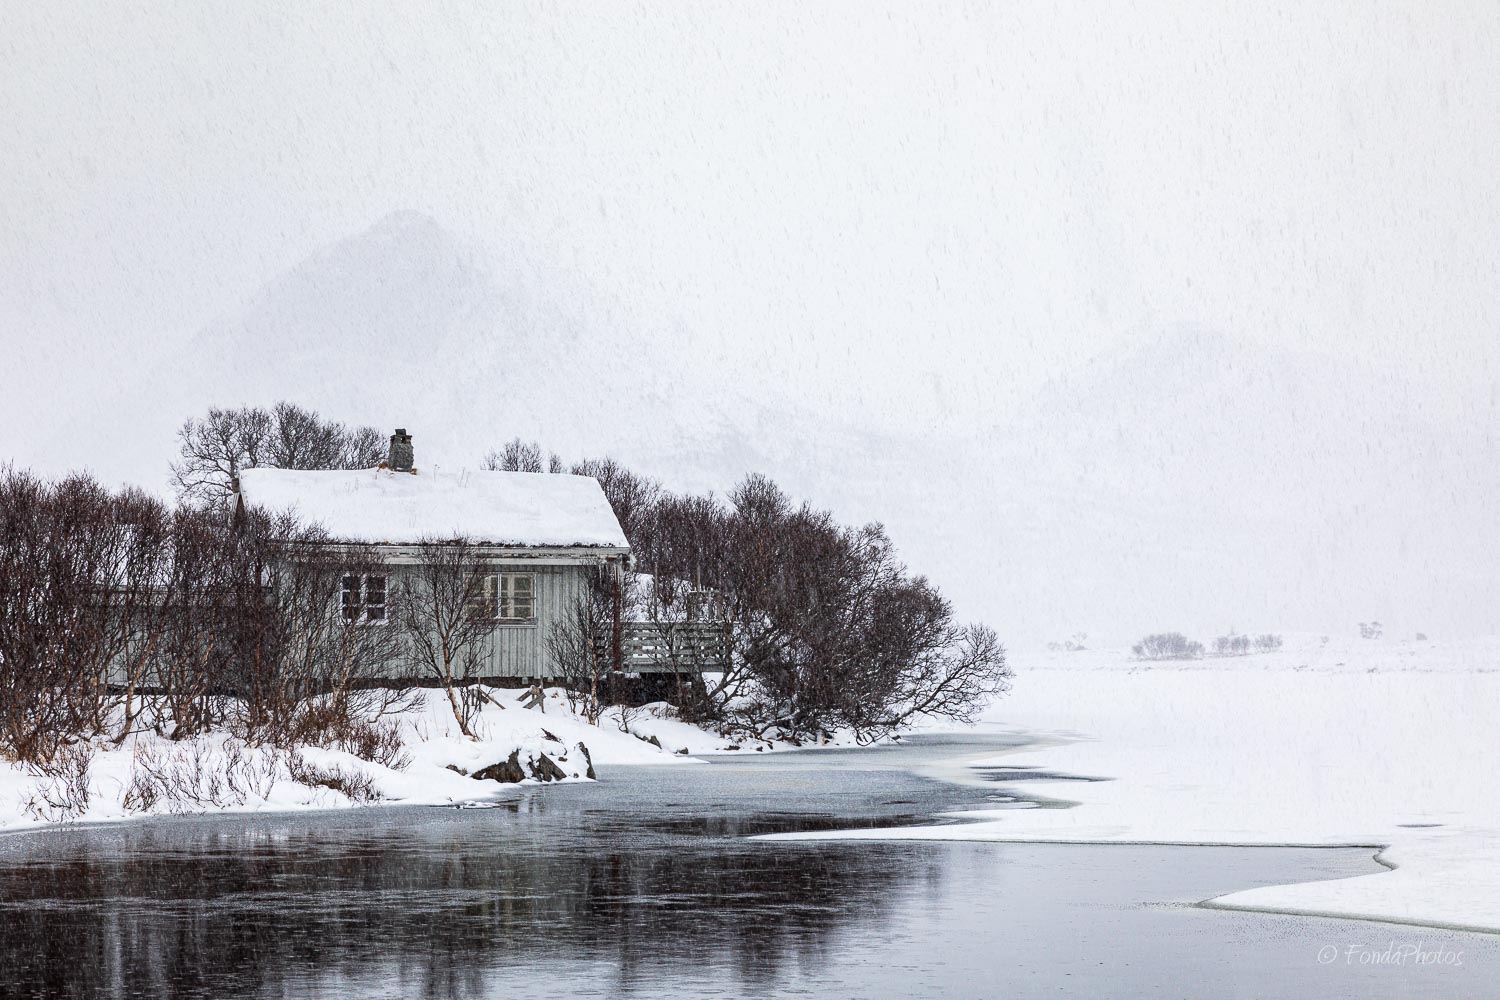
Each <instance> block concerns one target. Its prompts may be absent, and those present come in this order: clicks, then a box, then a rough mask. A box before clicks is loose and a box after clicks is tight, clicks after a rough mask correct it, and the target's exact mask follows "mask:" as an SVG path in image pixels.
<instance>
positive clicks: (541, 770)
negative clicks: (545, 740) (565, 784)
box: [530, 753, 568, 781]
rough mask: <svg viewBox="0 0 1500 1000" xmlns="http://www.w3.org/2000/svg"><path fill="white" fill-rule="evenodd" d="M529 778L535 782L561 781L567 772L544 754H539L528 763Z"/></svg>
mask: <svg viewBox="0 0 1500 1000" xmlns="http://www.w3.org/2000/svg"><path fill="white" fill-rule="evenodd" d="M530 764H531V776H532V777H533V778H535V779H536V780H537V781H561V780H563V779H564V778H566V777H567V776H568V772H567V771H564V770H563V769H562V768H560V767H558V766H557V763H556V762H555V761H554V760H553V759H552V758H551V757H548V756H547V755H546V754H544V753H539V754H537V755H536V756H535V757H533V758H532V759H531V761H530Z"/></svg>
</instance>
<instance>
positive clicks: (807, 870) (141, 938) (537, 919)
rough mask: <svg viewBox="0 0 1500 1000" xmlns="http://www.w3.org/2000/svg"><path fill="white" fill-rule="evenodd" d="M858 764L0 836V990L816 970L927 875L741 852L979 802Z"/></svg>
mask: <svg viewBox="0 0 1500 1000" xmlns="http://www.w3.org/2000/svg"><path fill="white" fill-rule="evenodd" d="M869 757H870V755H865V758H869ZM874 757H875V759H877V760H878V759H879V755H878V754H877V755H874ZM860 759H861V758H851V757H849V755H843V754H827V755H824V757H823V758H822V760H821V761H820V764H826V765H827V766H819V767H808V766H806V765H805V764H804V765H790V766H789V765H788V764H787V763H784V758H783V759H778V761H777V762H776V763H773V764H770V765H769V766H766V765H764V764H762V763H759V762H757V763H756V764H755V765H751V764H749V763H748V762H747V764H745V765H736V764H734V763H725V764H716V765H712V766H710V767H702V766H697V767H694V766H682V767H673V768H670V769H618V770H617V771H616V773H615V774H613V775H606V780H605V781H603V782H601V783H599V784H598V785H595V786H568V787H559V788H548V789H533V790H528V791H527V792H526V793H524V794H523V796H522V797H521V798H519V799H516V800H513V801H509V802H505V803H503V804H502V805H501V806H500V807H499V808H495V809H484V810H450V809H425V808H421V809H419V808H411V809H401V808H396V809H381V810H363V811H358V812H352V813H350V812H340V813H333V814H327V813H325V814H319V815H316V816H309V815H298V816H289V817H286V816H283V817H229V818H214V819H177V820H167V821H158V822H150V823H145V824H138V825H130V826H122V827H113V828H110V827H104V828H90V829H79V830H72V831H65V832H61V833H56V834H48V835H45V836H26V837H10V838H0V922H3V926H4V928H5V931H6V933H5V934H4V935H3V938H0V970H3V972H0V977H3V979H4V981H5V982H6V983H7V984H8V989H7V991H6V992H7V993H9V992H13V991H15V990H17V989H19V988H21V987H23V986H24V987H25V988H26V989H28V990H31V991H34V992H36V993H37V994H38V995H57V994H62V993H74V994H81V995H96V994H103V995H129V994H136V995H158V996H170V995H205V996H212V995H223V994H225V993H230V992H275V993H279V992H281V991H282V989H283V988H285V987H287V986H288V985H289V984H290V985H291V986H292V987H293V988H297V987H299V986H300V988H304V989H311V988H313V987H314V986H315V985H318V984H322V985H324V986H326V987H327V988H328V989H329V990H335V989H336V988H337V986H338V984H340V983H343V984H344V985H345V986H347V985H349V984H350V983H351V982H354V981H359V980H365V979H367V977H368V975H369V973H370V971H371V970H372V969H376V968H378V969H379V970H380V976H381V977H383V979H384V980H385V981H386V982H387V983H390V982H396V983H399V984H401V986H400V989H401V990H402V991H406V992H422V993H428V994H433V995H447V994H449V993H451V992H458V993H464V994H472V993H482V992H484V990H485V989H486V988H487V984H492V983H493V982H494V974H495V969H496V968H497V967H498V968H500V969H505V970H513V969H515V968H516V967H517V966H518V965H538V966H545V965H547V964H548V963H559V962H560V963H563V964H564V965H568V964H571V963H573V962H580V963H584V964H587V963H607V964H608V965H609V966H611V968H612V970H613V976H614V977H615V978H614V983H615V984H616V985H618V986H621V987H628V986H630V985H631V984H633V983H635V982H637V981H639V980H641V978H642V977H643V976H645V977H646V978H651V977H653V976H657V975H659V970H661V969H663V968H670V967H673V966H676V965H681V964H684V963H686V964H688V965H689V966H690V967H693V968H696V969H705V968H711V967H712V968H717V969H718V970H719V971H720V972H722V973H723V974H725V975H726V977H727V978H729V979H735V980H738V981H740V982H743V983H747V984H754V983H758V982H772V981H774V978H775V976H776V974H777V970H778V969H779V968H780V967H781V965H782V964H783V963H788V962H790V963H793V964H797V963H803V962H816V961H817V960H818V958H819V956H820V954H821V950H822V949H823V948H824V947H825V946H826V940H827V938H828V936H829V935H830V934H831V933H832V932H833V931H834V930H836V929H837V928H840V927H842V926H844V925H846V924H849V923H851V922H860V921H878V920H879V919H880V914H881V913H882V911H883V910H884V909H885V908H886V907H887V906H888V905H889V901H890V900H891V899H892V898H893V895H894V888H895V886H896V885H897V884H898V883H899V884H901V885H904V886H907V887H910V886H911V885H913V884H924V885H925V884H929V883H934V884H935V883H937V882H939V881H940V880H941V876H942V865H941V863H940V861H939V859H937V858H935V857H933V856H931V855H928V854H921V853H919V854H915V855H914V854H913V852H912V851H910V849H909V848H907V847H905V846H903V845H889V846H877V847H875V848H873V849H864V850H859V851H854V852H850V851H848V850H847V849H844V848H841V847H839V846H837V845H820V846H800V845H799V846H795V847H791V848H788V847H786V846H781V847H773V846H772V845H768V844H763V843H758V842H753V841H747V840H744V839H742V838H744V837H745V836H748V835H751V834H756V833H765V832H774V831H783V830H805V829H833V828H838V827H848V826H851V825H853V826H868V825H875V824H882V825H888V824H896V823H901V824H905V823H911V822H919V821H922V820H923V819H925V818H926V817H928V816H930V815H931V814H932V813H933V812H934V811H937V810H939V809H942V808H952V807H955V806H960V805H962V804H965V803H969V802H975V801H982V796H981V795H979V794H977V793H975V792H974V791H973V790H971V789H963V788H959V787H956V786H948V785H943V784H939V783H934V782H929V781H925V780H922V779H917V778H914V777H911V776H910V775H908V774H905V773H903V772H901V771H898V770H892V769H890V768H889V767H886V766H881V767H876V768H867V767H866V766H864V765H863V764H855V766H852V767H851V766H849V765H850V763H851V760H853V761H858V760H860ZM877 790H878V791H879V792H881V793H882V794H874V795H872V794H871V792H872V791H877ZM830 810H837V811H830ZM653 970H654V971H653Z"/></svg>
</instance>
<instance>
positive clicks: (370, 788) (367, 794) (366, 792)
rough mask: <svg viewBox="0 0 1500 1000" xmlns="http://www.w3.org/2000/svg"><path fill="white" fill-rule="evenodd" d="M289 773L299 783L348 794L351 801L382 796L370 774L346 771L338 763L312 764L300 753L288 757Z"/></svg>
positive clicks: (372, 799)
mask: <svg viewBox="0 0 1500 1000" xmlns="http://www.w3.org/2000/svg"><path fill="white" fill-rule="evenodd" d="M287 774H288V775H289V776H290V777H291V779H292V780H293V781H295V782H296V783H297V784H299V785H306V786H307V787H309V788H329V789H332V790H333V791H335V792H339V793H340V794H342V795H346V796H348V798H349V800H350V801H351V802H374V801H376V800H378V799H379V798H380V792H379V791H378V790H376V788H375V782H374V780H373V779H372V778H371V777H370V776H369V775H368V774H365V773H364V772H362V771H346V770H344V769H343V768H341V767H339V766H338V765H337V764H328V765H319V764H310V763H308V761H307V760H305V759H304V758H303V756H302V755H301V754H299V753H292V754H291V755H290V756H288V757H287Z"/></svg>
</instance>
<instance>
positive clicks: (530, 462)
mask: <svg viewBox="0 0 1500 1000" xmlns="http://www.w3.org/2000/svg"><path fill="white" fill-rule="evenodd" d="M484 467H485V468H486V469H488V470H489V471H491V472H552V473H557V472H562V471H563V462H562V459H561V458H559V457H558V456H557V454H556V452H553V453H551V454H547V455H544V454H543V453H542V446H541V445H539V444H537V443H536V442H535V441H522V440H521V439H520V438H512V439H511V440H509V441H507V442H506V443H505V445H504V447H502V448H501V449H500V450H499V451H492V452H490V453H489V454H487V455H485V456H484Z"/></svg>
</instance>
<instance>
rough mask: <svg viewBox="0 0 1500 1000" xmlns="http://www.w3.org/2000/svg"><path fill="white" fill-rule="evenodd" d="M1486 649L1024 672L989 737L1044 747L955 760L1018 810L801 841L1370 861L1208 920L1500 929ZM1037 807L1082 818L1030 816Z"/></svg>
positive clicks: (1491, 689)
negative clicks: (1125, 846)
mask: <svg viewBox="0 0 1500 1000" xmlns="http://www.w3.org/2000/svg"><path fill="white" fill-rule="evenodd" d="M1497 652H1500V646H1497V644H1496V642H1495V641H1494V640H1484V641H1476V642H1473V643H1445V644H1436V643H1425V642H1415V641H1407V642H1396V641H1388V642H1383V641H1365V640H1350V641H1340V640H1333V641H1329V642H1326V643H1325V642H1323V641H1322V640H1321V639H1320V638H1319V637H1298V638H1296V639H1295V640H1293V641H1290V642H1289V644H1288V648H1286V649H1284V650H1282V651H1280V652H1277V653H1272V654H1263V655H1259V656H1254V655H1252V656H1247V657H1243V658H1230V659H1206V660H1199V661H1193V662H1191V663H1160V664H1143V663H1140V662H1137V661H1134V660H1131V659H1129V658H1128V655H1127V654H1123V653H1120V652H1113V653H1108V652H1105V653H1099V652H1088V653H1079V654H1069V653H1058V654H1053V655H1047V656H1038V657H1036V658H1034V659H1033V660H1032V662H1029V663H1027V662H1023V663H1020V664H1018V671H1017V677H1016V681H1015V689H1014V692H1013V693H1012V695H1011V696H1009V697H1007V698H1005V699H1003V700H1001V701H1000V702H999V703H997V704H996V705H994V706H993V707H992V708H991V709H990V710H989V712H988V713H987V716H986V721H987V723H988V724H991V725H999V726H1004V727H1006V728H1008V729H1019V730H1023V731H1026V732H1029V733H1031V734H1033V735H1035V736H1036V737H1037V738H1038V739H1039V740H1041V741H1042V744H1041V747H1042V748H1040V749H1032V750H1027V751H1022V752H1017V753H1011V754H1005V755H1002V756H998V757H992V758H990V759H987V760H978V761H971V762H969V763H970V764H971V765H972V766H973V767H974V768H976V770H975V771H973V772H971V773H972V774H973V775H974V776H975V777H976V778H978V779H980V780H985V781H986V782H989V781H995V782H997V783H998V784H997V786H996V787H1001V788H1004V789H1005V790H1006V791H1008V792H1012V793H1014V794H1016V795H1017V796H1018V797H1020V798H1021V799H1022V801H1020V802H1018V803H1016V807H1013V808H1009V809H995V810H984V811H979V812H966V813H961V814H957V815H959V816H961V817H962V818H963V819H964V820H967V821H968V822H964V823H958V824H951V825H944V826H934V827H922V828H908V829H902V830H868V831H857V832H853V833H843V834H821V835H820V834H812V835H799V836H838V837H861V838H865V837H868V838H900V839H943V840H1009V841H1079V842H1089V843H1130V842H1151V843H1173V844H1245V845H1273V844H1290V845H1313V846H1336V845H1359V846H1370V847H1371V848H1372V849H1379V850H1380V859H1381V860H1382V861H1384V862H1386V863H1387V864H1389V865H1394V866H1395V870H1394V871H1381V872H1377V873H1373V874H1371V875H1368V876H1363V877H1359V878H1352V879H1340V880H1334V881H1325V882H1312V883H1306V884H1301V885H1290V886H1274V887H1266V888H1259V889H1252V890H1248V891H1245V892H1237V893H1233V894H1230V895H1228V896H1223V897H1220V898H1218V899H1216V900H1214V901H1213V903H1212V905H1217V906H1226V907H1238V908H1245V909H1258V910H1272V911H1284V912H1298V913H1311V914H1326V915H1336V916H1347V917H1363V918H1372V919H1380V920H1390V921H1403V922H1413V923H1422V924H1434V925H1445V926H1454V927H1466V928H1479V929H1485V930H1500V785H1497V783H1496V782H1495V780H1494V769H1495V765H1494V762H1493V761H1494V757H1493V754H1494V750H1495V739H1494V722H1493V706H1495V705H1496V704H1500V672H1497V669H1496V668H1497V666H1500V655H1497ZM1028 770H1030V771H1031V772H1033V773H1032V774H1031V775H1030V776H1029V777H1028V774H1027V771H1028ZM1038 772H1044V773H1045V775H1046V776H1044V775H1043V774H1042V773H1038ZM1081 777H1089V778H1105V779H1109V780H1102V781H1082V780H1076V779H1077V778H1081ZM1043 797H1045V798H1049V799H1057V800H1066V801H1069V802H1073V803H1076V807H1075V808H1067V809H1055V808H1034V807H1033V808H1027V806H1034V805H1035V800H1036V799H1039V798H1043ZM1027 799H1031V800H1032V801H1026V800H1027Z"/></svg>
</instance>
